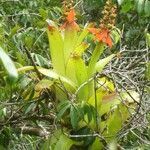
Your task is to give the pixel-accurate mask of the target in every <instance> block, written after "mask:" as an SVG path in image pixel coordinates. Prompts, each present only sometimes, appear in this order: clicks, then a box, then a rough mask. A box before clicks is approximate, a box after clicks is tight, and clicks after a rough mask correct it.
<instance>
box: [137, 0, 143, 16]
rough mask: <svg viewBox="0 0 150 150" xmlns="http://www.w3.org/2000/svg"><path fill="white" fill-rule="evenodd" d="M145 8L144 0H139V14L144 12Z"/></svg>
mask: <svg viewBox="0 0 150 150" xmlns="http://www.w3.org/2000/svg"><path fill="white" fill-rule="evenodd" d="M143 8H144V0H138V3H137V11H138V13H139V14H140V13H142V12H143Z"/></svg>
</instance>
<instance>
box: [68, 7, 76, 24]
mask: <svg viewBox="0 0 150 150" xmlns="http://www.w3.org/2000/svg"><path fill="white" fill-rule="evenodd" d="M75 15H76V14H75V11H74V9H71V10H70V12H68V15H67V18H66V19H67V21H68V22H69V23H72V22H74V21H75Z"/></svg>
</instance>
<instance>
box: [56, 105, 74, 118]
mask: <svg viewBox="0 0 150 150" xmlns="http://www.w3.org/2000/svg"><path fill="white" fill-rule="evenodd" d="M70 106H71V105H70V104H66V105H65V106H64V107H62V109H60V110H59V112H58V114H57V120H60V119H61V117H62V116H63V114H64V113H65V112H66V111H67V110H68V108H70Z"/></svg>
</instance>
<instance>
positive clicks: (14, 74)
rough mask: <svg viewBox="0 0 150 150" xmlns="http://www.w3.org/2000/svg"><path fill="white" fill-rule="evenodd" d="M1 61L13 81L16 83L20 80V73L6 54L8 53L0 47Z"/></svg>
mask: <svg viewBox="0 0 150 150" xmlns="http://www.w3.org/2000/svg"><path fill="white" fill-rule="evenodd" d="M0 60H1V62H2V63H3V65H4V67H5V69H6V71H7V73H8V76H9V77H10V80H11V81H15V80H16V79H17V78H18V72H17V70H16V67H15V65H14V63H13V62H12V60H11V59H10V57H9V56H8V55H7V54H6V52H5V51H4V50H3V49H2V48H1V47H0Z"/></svg>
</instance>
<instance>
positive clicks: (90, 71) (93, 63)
mask: <svg viewBox="0 0 150 150" xmlns="http://www.w3.org/2000/svg"><path fill="white" fill-rule="evenodd" d="M104 48H105V45H104V44H103V43H98V44H97V46H96V47H95V49H94V51H93V54H92V56H91V59H90V62H89V66H88V69H87V72H88V79H90V78H91V77H92V76H93V75H94V73H96V70H95V69H96V68H95V66H96V63H97V61H98V59H99V58H100V55H101V54H102V53H103V51H104ZM88 91H90V92H89V95H88V97H91V96H92V95H93V93H94V82H93V81H92V82H90V83H89V84H88Z"/></svg>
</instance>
